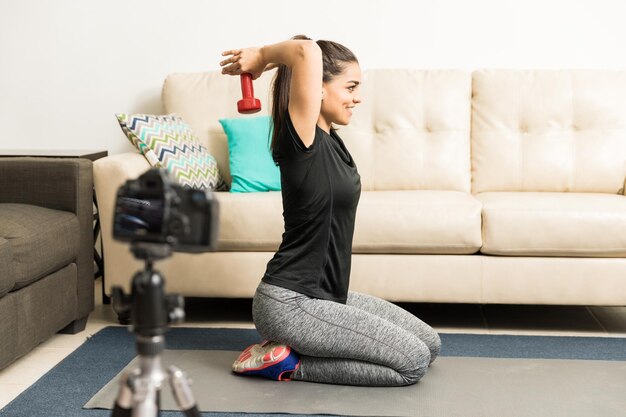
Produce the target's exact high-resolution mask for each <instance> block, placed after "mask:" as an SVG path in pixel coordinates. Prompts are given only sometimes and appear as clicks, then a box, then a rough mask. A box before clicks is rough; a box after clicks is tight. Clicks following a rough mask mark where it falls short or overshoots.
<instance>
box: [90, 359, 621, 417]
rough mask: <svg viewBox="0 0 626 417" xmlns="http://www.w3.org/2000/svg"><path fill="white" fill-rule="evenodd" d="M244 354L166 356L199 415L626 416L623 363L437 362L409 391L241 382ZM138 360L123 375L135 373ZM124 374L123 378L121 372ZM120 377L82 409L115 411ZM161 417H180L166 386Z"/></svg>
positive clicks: (246, 379)
mask: <svg viewBox="0 0 626 417" xmlns="http://www.w3.org/2000/svg"><path fill="white" fill-rule="evenodd" d="M240 353H241V352H233V351H223V350H166V351H165V353H164V355H163V363H164V368H166V367H167V366H168V365H169V364H174V365H176V366H178V367H179V368H181V369H182V370H184V371H186V372H187V374H188V375H189V376H190V377H191V378H192V380H193V385H192V390H193V392H194V395H195V398H196V401H197V403H198V407H199V409H200V411H204V412H247V413H291V414H331V415H333V414H338V415H349V416H378V417H386V416H402V417H405V416H406V417H418V416H431V417H444V416H445V417H453V416H459V417H461V416H462V417H466V416H504V415H506V416H508V417H517V416H520V417H521V416H533V417H541V416H546V417H548V416H549V417H560V416H563V417H565V416H567V417H577V416H581V417H583V416H584V417H589V416H624V415H626V411H625V410H626V395H624V389H625V387H626V362H622V361H597V360H564V359H500V358H497V359H496V358H471V357H439V358H438V359H437V360H436V361H435V362H434V363H433V365H432V366H431V367H430V369H429V371H428V373H427V374H426V376H425V377H424V378H423V379H422V380H421V381H420V382H419V383H417V384H415V385H411V386H408V387H391V388H381V387H354V386H342V385H330V384H316V383H311V382H301V381H291V382H277V381H272V380H268V379H264V378H261V377H250V376H248V377H243V376H239V375H235V374H233V373H232V372H231V370H230V366H231V364H232V362H233V361H234V360H235V359H236V358H237V356H238V355H239V354H240ZM136 360H137V359H136V358H135V359H134V360H133V361H131V363H130V364H129V365H128V366H127V367H126V368H125V369H127V368H132V367H134V366H135V362H136ZM120 374H121V372H120ZM119 376H120V375H119V374H118V376H116V377H115V378H114V379H113V380H112V381H110V382H109V383H108V384H107V385H105V386H104V387H103V388H102V389H101V390H100V391H99V392H98V393H97V394H96V395H95V396H94V397H93V398H92V399H91V400H89V402H88V403H87V404H86V405H85V407H84V408H104V409H110V408H112V406H113V403H114V401H115V398H116V396H117V392H118V389H119V383H118V378H119ZM162 408H163V410H177V406H176V403H175V401H174V398H173V397H172V395H171V390H170V387H169V384H167V385H166V386H165V387H164V389H163V390H162Z"/></svg>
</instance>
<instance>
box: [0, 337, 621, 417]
mask: <svg viewBox="0 0 626 417" xmlns="http://www.w3.org/2000/svg"><path fill="white" fill-rule="evenodd" d="M441 338H442V352H441V355H442V356H448V357H451V356H457V357H483V358H535V359H578V360H598V361H620V363H619V364H620V366H621V365H623V364H622V363H621V362H623V361H626V339H622V338H597V337H550V336H505V335H467V334H442V335H441ZM259 340H260V337H259V335H258V333H257V332H256V331H255V330H249V329H204V328H174V329H172V330H171V331H170V332H169V333H168V334H167V349H170V350H177V349H178V350H225V351H238V350H242V349H244V348H245V347H246V346H248V345H250V344H253V343H257V342H258V341H259ZM134 349H135V347H134V335H133V334H131V333H129V332H128V331H127V329H126V328H122V327H109V328H106V329H104V330H102V331H101V332H99V333H98V334H96V335H94V336H93V337H92V338H90V339H89V340H88V341H87V342H85V343H84V344H83V345H82V346H81V347H80V348H78V349H77V350H76V351H75V352H73V353H72V354H71V355H70V356H68V357H67V358H66V359H65V360H63V361H62V362H61V363H60V364H59V365H57V366H56V367H55V368H54V369H52V370H51V371H50V372H48V373H47V374H46V375H44V376H43V377H42V378H41V379H40V380H39V381H37V382H36V383H35V384H33V385H32V386H31V387H30V388H29V389H28V390H27V391H25V392H24V393H23V394H22V395H20V396H19V397H17V398H16V399H15V400H14V401H13V402H11V403H10V404H9V405H7V406H6V407H5V408H4V409H3V410H2V411H1V412H0V414H1V415H2V416H10V417H17V416H32V417H39V416H41V417H44V416H45V417H52V416H59V417H61V416H63V417H90V416H94V417H95V416H98V417H100V416H105V415H106V416H108V415H110V411H108V410H85V409H82V406H83V405H84V404H85V403H86V402H87V401H88V400H89V399H90V398H91V397H92V396H93V395H94V394H95V393H96V392H97V391H98V390H100V388H102V387H103V386H104V385H105V384H106V383H107V382H108V381H109V380H111V379H112V378H113V377H115V375H116V374H117V373H119V371H120V370H121V369H122V368H124V367H125V366H126V365H127V364H128V363H129V362H130V361H131V360H132V359H133V357H134V356H135V350H134ZM616 365H617V364H616ZM427 377H428V376H427ZM625 383H626V377H625ZM619 400H620V401H623V400H622V399H619ZM162 415H164V416H174V415H181V414H180V413H179V412H163V413H162ZM202 415H203V416H242V415H246V416H258V417H261V416H267V414H243V413H203V414H202ZM625 415H626V413H625ZM309 416H310V415H309Z"/></svg>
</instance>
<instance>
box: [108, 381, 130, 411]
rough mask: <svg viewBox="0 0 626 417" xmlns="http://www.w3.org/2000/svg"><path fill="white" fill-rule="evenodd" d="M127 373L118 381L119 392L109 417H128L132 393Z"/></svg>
mask: <svg viewBox="0 0 626 417" xmlns="http://www.w3.org/2000/svg"><path fill="white" fill-rule="evenodd" d="M129 376H130V374H129V373H128V372H124V375H122V379H120V391H119V393H118V394H117V398H116V400H115V405H114V406H113V411H112V412H111V417H130V414H131V411H132V407H133V392H132V390H131V387H130V383H129Z"/></svg>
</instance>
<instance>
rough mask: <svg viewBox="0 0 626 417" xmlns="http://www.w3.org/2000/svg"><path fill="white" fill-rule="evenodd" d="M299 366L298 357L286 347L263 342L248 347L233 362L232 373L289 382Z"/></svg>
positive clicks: (276, 343) (266, 341)
mask: <svg viewBox="0 0 626 417" xmlns="http://www.w3.org/2000/svg"><path fill="white" fill-rule="evenodd" d="M299 366H300V357H299V356H298V354H297V353H296V352H295V351H293V350H291V348H290V347H289V346H287V345H284V344H281V343H278V342H270V341H269V340H265V341H263V342H262V343H257V344H255V345H252V346H248V347H247V348H246V350H244V351H243V352H242V353H241V355H239V357H238V358H237V360H236V361H235V362H233V366H232V368H233V372H235V373H237V374H240V375H260V376H264V377H266V378H270V379H274V380H276V381H291V378H290V377H291V373H292V372H293V371H295V370H296V369H298V367H299Z"/></svg>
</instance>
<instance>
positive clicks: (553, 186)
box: [472, 69, 626, 193]
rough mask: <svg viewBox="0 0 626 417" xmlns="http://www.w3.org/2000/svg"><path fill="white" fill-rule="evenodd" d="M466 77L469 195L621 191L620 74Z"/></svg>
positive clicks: (625, 171) (624, 87)
mask: <svg viewBox="0 0 626 417" xmlns="http://www.w3.org/2000/svg"><path fill="white" fill-rule="evenodd" d="M472 78H473V86H472V192H474V193H478V192H483V191H552V192H567V191H570V192H600V193H617V192H618V190H620V189H621V188H622V187H623V184H624V177H625V176H626V71H611V70H504V69H502V70H480V71H475V72H474V73H473V74H472Z"/></svg>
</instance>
